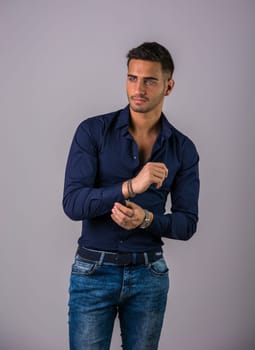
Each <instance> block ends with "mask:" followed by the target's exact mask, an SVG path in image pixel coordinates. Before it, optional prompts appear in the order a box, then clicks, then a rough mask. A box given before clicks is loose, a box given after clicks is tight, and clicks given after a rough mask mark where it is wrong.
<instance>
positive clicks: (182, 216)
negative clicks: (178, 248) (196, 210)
mask: <svg viewBox="0 0 255 350" xmlns="http://www.w3.org/2000/svg"><path fill="white" fill-rule="evenodd" d="M197 222H198V218H197V216H196V215H194V214H188V213H183V212H175V213H172V214H156V213H154V216H153V220H152V223H151V225H150V228H149V229H150V230H151V231H152V232H153V233H154V234H155V235H157V236H160V237H166V238H171V239H177V240H182V241H186V240H188V239H190V238H191V237H192V236H193V234H194V233H195V232H196V229H197Z"/></svg>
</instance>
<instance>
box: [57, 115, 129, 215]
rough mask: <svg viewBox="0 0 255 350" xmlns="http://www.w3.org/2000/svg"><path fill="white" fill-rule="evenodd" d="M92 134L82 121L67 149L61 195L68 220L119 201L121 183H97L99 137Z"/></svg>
mask: <svg viewBox="0 0 255 350" xmlns="http://www.w3.org/2000/svg"><path fill="white" fill-rule="evenodd" d="M96 136H97V135H93V136H92V130H90V128H88V127H87V123H86V121H85V122H83V123H81V124H80V126H79V127H78V129H77V131H76V133H75V135H74V138H73V141H72V144H71V148H70V152H69V156H68V160H67V165H66V172H65V182H64V195H63V209H64V212H65V213H66V215H67V216H68V217H70V218H71V219H72V220H83V219H85V218H94V217H97V216H100V215H104V214H106V213H108V212H110V211H111V209H112V207H113V204H114V202H123V200H124V197H123V194H122V183H117V184H114V185H111V186H107V187H98V186H97V184H96V182H97V181H96V179H97V174H98V152H99V151H100V149H99V138H98V137H96Z"/></svg>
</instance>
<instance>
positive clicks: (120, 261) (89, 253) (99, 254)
mask: <svg viewBox="0 0 255 350" xmlns="http://www.w3.org/2000/svg"><path fill="white" fill-rule="evenodd" d="M77 254H78V255H79V256H80V257H81V258H83V259H86V260H89V261H94V262H99V263H100V264H102V263H103V262H107V263H112V264H116V265H119V266H128V265H148V264H150V263H152V262H154V261H156V260H158V259H160V258H161V257H162V256H163V254H162V252H145V253H123V252H118V253H114V252H105V251H99V250H93V249H87V248H85V247H79V248H78V250H77Z"/></svg>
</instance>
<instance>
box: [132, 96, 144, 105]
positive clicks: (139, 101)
mask: <svg viewBox="0 0 255 350" xmlns="http://www.w3.org/2000/svg"><path fill="white" fill-rule="evenodd" d="M131 99H132V100H133V101H134V102H137V103H143V102H146V101H147V99H146V98H142V97H136V96H133V97H131Z"/></svg>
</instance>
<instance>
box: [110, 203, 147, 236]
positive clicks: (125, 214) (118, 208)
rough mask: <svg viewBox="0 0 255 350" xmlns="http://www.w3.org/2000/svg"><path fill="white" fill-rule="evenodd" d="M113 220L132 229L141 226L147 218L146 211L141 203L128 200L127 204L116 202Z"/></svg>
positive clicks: (113, 209)
mask: <svg viewBox="0 0 255 350" xmlns="http://www.w3.org/2000/svg"><path fill="white" fill-rule="evenodd" d="M111 218H112V220H113V221H114V222H115V223H116V224H117V225H119V226H121V227H122V228H124V229H126V230H132V229H134V228H136V227H138V226H140V225H141V224H142V222H143V220H144V218H145V213H144V210H143V208H142V207H140V206H139V205H137V204H135V203H133V202H130V201H126V206H125V205H122V204H121V203H115V204H114V207H113V208H112V214H111Z"/></svg>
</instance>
